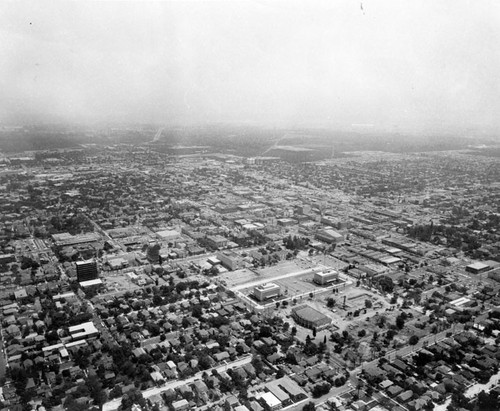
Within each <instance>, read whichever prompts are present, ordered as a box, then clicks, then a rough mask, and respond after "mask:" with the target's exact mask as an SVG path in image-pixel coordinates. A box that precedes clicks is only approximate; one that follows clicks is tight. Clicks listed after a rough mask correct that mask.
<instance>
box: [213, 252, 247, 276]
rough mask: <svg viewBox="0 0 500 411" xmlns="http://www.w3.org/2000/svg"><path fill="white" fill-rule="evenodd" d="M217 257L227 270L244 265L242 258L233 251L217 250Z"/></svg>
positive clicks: (236, 268) (237, 268)
mask: <svg viewBox="0 0 500 411" xmlns="http://www.w3.org/2000/svg"><path fill="white" fill-rule="evenodd" d="M217 259H219V261H220V262H221V263H222V265H223V266H224V267H226V268H227V269H228V270H231V271H234V270H239V269H240V268H243V267H244V260H243V258H242V257H241V256H240V255H239V254H237V253H235V252H234V251H229V250H224V251H221V252H218V253H217ZM209 262H210V261H209ZM210 263H211V262H210ZM211 264H212V263H211Z"/></svg>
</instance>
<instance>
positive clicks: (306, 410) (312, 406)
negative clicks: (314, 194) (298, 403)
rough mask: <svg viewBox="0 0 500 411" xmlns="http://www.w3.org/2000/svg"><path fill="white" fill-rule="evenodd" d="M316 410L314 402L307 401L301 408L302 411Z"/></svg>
mask: <svg viewBox="0 0 500 411" xmlns="http://www.w3.org/2000/svg"><path fill="white" fill-rule="evenodd" d="M315 410H316V404H314V402H312V401H309V402H308V403H307V404H306V405H304V406H303V407H302V411H315Z"/></svg>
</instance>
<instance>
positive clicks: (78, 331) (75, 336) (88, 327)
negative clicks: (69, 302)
mask: <svg viewBox="0 0 500 411" xmlns="http://www.w3.org/2000/svg"><path fill="white" fill-rule="evenodd" d="M68 331H69V333H70V335H71V339H72V340H73V341H75V340H81V339H86V338H91V337H96V336H97V335H98V334H99V331H98V330H97V328H96V327H95V325H94V323H93V322H92V321H89V322H87V323H82V324H79V325H73V326H72V327H69V328H68Z"/></svg>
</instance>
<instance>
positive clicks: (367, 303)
mask: <svg viewBox="0 0 500 411" xmlns="http://www.w3.org/2000/svg"><path fill="white" fill-rule="evenodd" d="M372 306H373V304H372V300H370V299H369V298H367V299H366V300H365V307H366V308H372Z"/></svg>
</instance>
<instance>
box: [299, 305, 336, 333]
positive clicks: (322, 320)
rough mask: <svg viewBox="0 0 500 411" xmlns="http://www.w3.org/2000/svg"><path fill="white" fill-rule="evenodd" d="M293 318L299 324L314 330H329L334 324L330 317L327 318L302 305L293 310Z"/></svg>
mask: <svg viewBox="0 0 500 411" xmlns="http://www.w3.org/2000/svg"><path fill="white" fill-rule="evenodd" d="M292 317H293V319H294V320H295V321H296V322H297V324H299V325H302V326H303V327H306V328H310V329H312V330H314V329H316V330H322V329H323V328H328V327H329V326H330V324H331V323H332V320H331V318H330V317H327V316H326V315H324V314H322V313H320V312H319V311H317V310H315V309H314V308H312V307H309V306H308V305H301V306H299V307H296V308H294V309H292Z"/></svg>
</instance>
